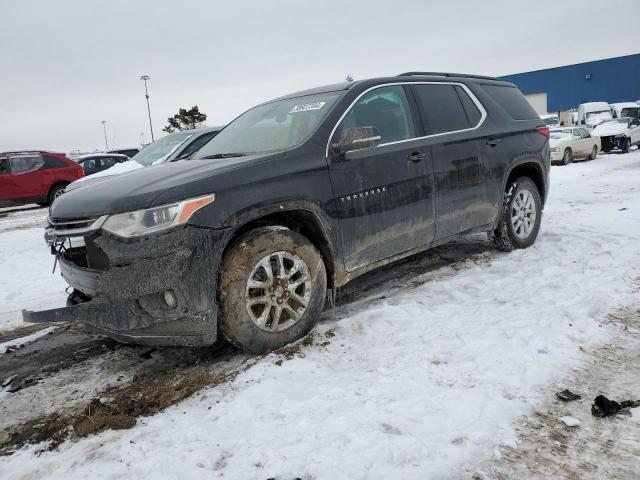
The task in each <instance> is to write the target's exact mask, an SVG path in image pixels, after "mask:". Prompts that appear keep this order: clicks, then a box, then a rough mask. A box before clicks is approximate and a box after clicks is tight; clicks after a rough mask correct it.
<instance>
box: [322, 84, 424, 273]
mask: <svg viewBox="0 0 640 480" xmlns="http://www.w3.org/2000/svg"><path fill="white" fill-rule="evenodd" d="M413 113H414V112H413V111H412V109H411V107H410V105H409V100H408V97H407V93H406V91H405V87H403V86H401V85H393V86H380V87H377V88H374V89H372V90H370V91H369V92H367V93H365V94H364V95H362V96H361V97H360V98H359V99H358V100H357V102H356V103H355V104H354V105H353V106H352V107H351V109H350V110H349V111H348V112H347V114H346V115H345V116H344V118H343V119H342V121H341V122H340V125H339V126H338V128H337V129H336V132H335V134H334V135H333V137H332V140H331V143H335V142H337V139H338V138H340V134H341V132H342V131H343V129H346V128H355V127H375V128H376V129H377V130H378V132H379V134H380V137H381V140H380V142H381V143H380V145H378V146H376V147H371V148H365V149H362V150H354V151H350V152H347V153H346V154H341V155H337V154H330V155H329V159H328V161H329V173H330V178H331V184H332V188H333V191H334V196H335V197H336V198H335V199H334V202H335V205H336V208H335V212H334V214H335V216H336V217H338V222H339V225H340V232H341V234H342V242H343V246H344V252H345V257H344V261H345V268H346V269H347V270H348V271H353V270H356V269H357V268H359V267H362V266H365V265H368V264H371V263H374V262H376V261H379V260H382V259H385V258H389V257H392V256H394V255H397V254H400V253H403V252H406V251H408V250H412V249H414V248H416V247H418V246H421V245H428V244H430V243H431V242H432V240H433V237H434V217H433V215H434V191H433V176H432V169H431V163H430V158H429V157H430V155H429V153H430V152H429V147H428V146H425V145H424V141H423V140H420V139H415V137H416V136H418V135H420V133H421V131H422V130H421V128H422V126H421V125H419V124H418V125H416V123H417V122H415V121H414V115H413Z"/></svg>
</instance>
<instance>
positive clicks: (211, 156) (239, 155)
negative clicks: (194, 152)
mask: <svg viewBox="0 0 640 480" xmlns="http://www.w3.org/2000/svg"><path fill="white" fill-rule="evenodd" d="M246 156H247V154H246V153H214V154H213V155H207V156H206V157H200V158H201V159H205V158H233V157H246Z"/></svg>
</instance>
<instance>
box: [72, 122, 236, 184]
mask: <svg viewBox="0 0 640 480" xmlns="http://www.w3.org/2000/svg"><path fill="white" fill-rule="evenodd" d="M223 128H224V127H205V128H198V129H195V130H184V131H182V132H177V133H171V134H169V135H166V136H164V137H162V138H159V139H158V140H156V141H155V142H153V143H151V144H149V145H147V146H146V147H145V148H143V149H142V150H141V151H140V153H138V154H137V155H134V156H133V158H131V159H129V160H128V161H126V162H122V163H116V164H115V165H113V166H112V167H110V168H107V169H106V170H102V171H100V172H98V173H95V174H93V175H91V177H90V178H83V179H82V180H81V181H79V182H74V183H73V185H70V186H69V187H68V188H67V190H75V189H76V188H80V187H82V186H87V185H92V184H94V183H96V182H101V181H103V180H104V179H105V177H111V176H114V175H121V174H123V173H126V172H130V171H132V170H138V169H140V168H142V167H148V166H150V165H156V164H160V163H165V162H174V161H176V160H186V159H189V158H190V157H191V156H192V155H193V154H194V153H195V152H197V151H198V150H199V149H200V148H202V146H203V145H205V144H206V143H207V142H208V141H209V140H211V139H212V138H213V137H215V136H216V135H217V134H218V132H220V130H222V129H223Z"/></svg>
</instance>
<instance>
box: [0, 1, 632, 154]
mask: <svg viewBox="0 0 640 480" xmlns="http://www.w3.org/2000/svg"><path fill="white" fill-rule="evenodd" d="M639 19H640V1H638V0H606V1H603V0H593V1H591V0H562V1H558V0H535V1H533V2H522V1H515V0H484V1H478V0H458V1H455V0H446V1H445V0H440V1H428V0H385V1H380V0H367V1H348V0H337V1H336V0H316V1H314V2H304V1H303V0H283V1H268V0H260V1H252V2H249V1H242V0H232V1H224V2H219V1H218V2H216V1H207V0H200V1H188V0H182V1H176V0H174V1H166V0H153V1H151V0H146V1H140V0H137V1H131V0H104V1H94V0H75V1H71V0H56V1H51V0H0V66H1V67H0V71H1V72H2V75H0V102H1V103H0V127H1V130H0V151H3V150H9V149H23V148H42V149H52V150H58V151H69V150H71V149H76V148H77V149H81V150H83V151H92V150H94V149H97V148H104V136H103V131H102V125H101V123H100V122H101V120H105V121H106V122H107V133H108V141H109V147H113V146H115V147H125V146H137V145H139V144H140V141H141V133H142V132H143V133H144V140H145V141H149V139H150V134H149V123H148V119H147V110H146V104H145V99H144V85H143V82H141V81H140V80H139V77H140V75H141V74H148V75H150V76H151V78H152V80H151V82H150V83H149V89H150V92H149V93H150V96H151V114H152V120H153V127H154V131H155V134H156V138H158V136H160V135H162V133H161V129H162V127H163V126H165V125H166V123H167V122H166V120H167V117H169V116H171V115H173V114H174V113H176V112H177V110H178V108H180V107H191V106H192V105H196V104H197V105H198V106H199V107H200V110H201V111H203V112H204V113H206V114H207V115H208V120H207V124H208V125H218V124H224V123H226V122H228V121H230V120H232V119H233V118H234V117H235V116H237V115H238V114H240V113H242V112H243V111H244V110H246V109H247V108H249V107H251V106H253V105H254V104H256V103H259V102H262V101H265V100H269V99H271V98H273V97H276V96H279V95H282V94H285V93H288V92H291V91H296V90H301V89H305V88H310V87H313V86H318V85H323V84H328V83H336V82H339V81H342V80H343V79H344V78H345V76H346V75H347V74H351V75H352V76H353V77H354V78H355V79H361V78H366V77H374V76H384V75H395V74H398V73H401V72H404V71H408V70H430V71H454V72H467V73H479V74H488V75H503V74H508V73H518V72H522V71H529V70H536V69H540V68H546V67H552V66H560V65H566V64H571V63H579V62H584V61H589V60H596V59H601V58H607V57H613V56H620V55H627V54H631V53H639V52H640V27H638V21H639ZM595 31H599V32H600V34H596V33H594V32H595ZM639 81H640V80H639Z"/></svg>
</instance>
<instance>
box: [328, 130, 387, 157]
mask: <svg viewBox="0 0 640 480" xmlns="http://www.w3.org/2000/svg"><path fill="white" fill-rule="evenodd" d="M381 140H382V137H381V136H380V133H379V132H378V129H377V128H376V127H352V128H345V129H344V130H342V132H340V138H339V139H338V142H337V143H332V144H331V150H332V151H333V152H334V153H336V154H338V155H340V154H343V153H346V152H349V151H351V150H362V149H364V148H372V147H377V146H378V145H380V141H381Z"/></svg>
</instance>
